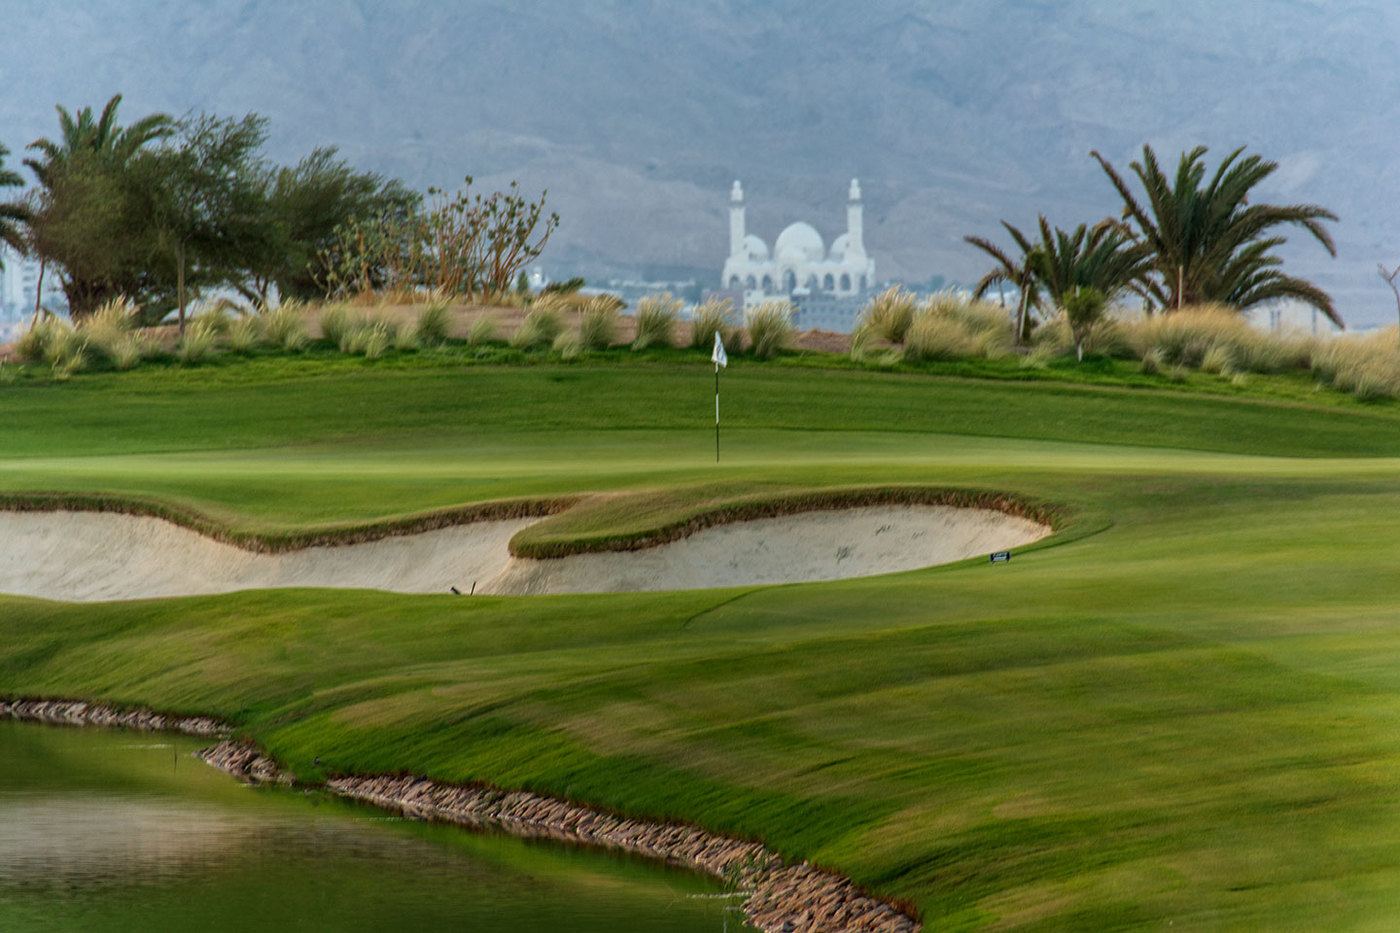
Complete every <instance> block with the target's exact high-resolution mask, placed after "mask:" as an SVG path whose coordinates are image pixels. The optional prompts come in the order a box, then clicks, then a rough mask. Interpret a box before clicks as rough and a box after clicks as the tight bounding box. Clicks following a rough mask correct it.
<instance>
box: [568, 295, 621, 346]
mask: <svg viewBox="0 0 1400 933" xmlns="http://www.w3.org/2000/svg"><path fill="white" fill-rule="evenodd" d="M611 298H612V296H611V295H595V296H594V297H593V299H592V300H590V301H589V302H588V304H586V305H584V308H583V313H582V314H581V315H580V316H579V322H578V345H579V348H580V349H582V350H606V349H607V348H608V347H610V346H612V345H613V344H614V343H616V342H617V326H618V314H617V305H616V303H615V302H614V301H612V300H610V299H611Z"/></svg>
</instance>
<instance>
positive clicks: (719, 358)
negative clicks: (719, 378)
mask: <svg viewBox="0 0 1400 933" xmlns="http://www.w3.org/2000/svg"><path fill="white" fill-rule="evenodd" d="M710 362H712V363H714V364H715V365H716V366H723V367H725V368H728V367H729V356H728V355H727V354H726V353H725V352H724V341H723V340H721V339H720V337H719V331H715V349H714V352H713V353H711V354H710Z"/></svg>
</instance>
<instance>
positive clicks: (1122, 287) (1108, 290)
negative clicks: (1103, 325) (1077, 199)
mask: <svg viewBox="0 0 1400 933" xmlns="http://www.w3.org/2000/svg"><path fill="white" fill-rule="evenodd" d="M1039 227H1040V243H1039V244H1037V246H1036V249H1035V273H1036V277H1037V278H1038V279H1039V281H1040V284H1041V287H1042V288H1043V289H1044V290H1045V293H1046V294H1047V295H1048V296H1049V297H1050V298H1051V299H1053V301H1054V302H1055V304H1056V305H1057V306H1058V307H1061V308H1063V307H1065V301H1066V300H1067V299H1068V298H1069V296H1070V295H1072V294H1075V293H1076V292H1078V291H1079V290H1080V289H1085V288H1089V289H1093V290H1094V291H1095V292H1097V293H1098V294H1099V295H1100V296H1102V298H1103V300H1104V302H1105V303H1106V302H1109V301H1112V300H1113V299H1114V298H1117V297H1118V296H1120V295H1122V294H1123V293H1124V292H1128V291H1132V292H1137V293H1139V294H1140V293H1141V291H1142V290H1143V288H1144V283H1143V277H1144V276H1145V275H1146V274H1147V272H1148V266H1149V263H1150V260H1151V257H1150V255H1149V253H1148V251H1147V250H1146V249H1145V248H1144V247H1143V246H1142V244H1140V243H1138V242H1136V241H1135V240H1134V239H1133V237H1132V235H1131V233H1129V232H1128V231H1127V230H1125V229H1124V228H1123V226H1122V225H1121V224H1118V223H1116V222H1115V221H1112V220H1103V221H1100V222H1098V223H1096V224H1094V225H1093V226H1092V227H1091V226H1089V225H1088V224H1080V225H1079V226H1077V227H1075V228H1074V229H1073V230H1072V231H1068V232H1067V231H1065V230H1062V229H1061V228H1059V227H1054V228H1052V227H1051V226H1050V222H1049V221H1047V220H1046V219H1045V217H1044V215H1042V216H1041V217H1040V222H1039Z"/></svg>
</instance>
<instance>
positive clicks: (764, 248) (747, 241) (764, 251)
mask: <svg viewBox="0 0 1400 933" xmlns="http://www.w3.org/2000/svg"><path fill="white" fill-rule="evenodd" d="M744 254H745V255H746V256H748V258H749V259H750V260H752V261H753V262H766V261H767V260H768V244H767V243H764V242H763V241H762V240H760V239H759V238H758V237H756V236H754V235H753V234H752V233H750V234H749V235H748V236H746V237H744Z"/></svg>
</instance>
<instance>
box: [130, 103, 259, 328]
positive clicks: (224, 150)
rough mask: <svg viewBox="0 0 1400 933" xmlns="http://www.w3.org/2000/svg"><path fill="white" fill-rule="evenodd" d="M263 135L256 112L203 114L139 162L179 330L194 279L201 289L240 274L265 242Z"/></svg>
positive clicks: (183, 123)
mask: <svg viewBox="0 0 1400 933" xmlns="http://www.w3.org/2000/svg"><path fill="white" fill-rule="evenodd" d="M266 137H267V120H266V119H265V118H263V117H260V116H258V115H257V114H248V115H247V116H244V117H242V118H230V117H216V116H210V115H208V114H203V115H200V116H198V117H192V118H189V119H186V120H183V121H181V122H180V124H179V126H178V132H177V134H176V136H175V137H174V138H173V139H171V140H170V141H169V143H168V144H167V145H165V146H162V147H160V148H159V149H155V150H152V151H150V152H148V153H146V154H145V155H143V157H142V158H141V159H139V160H138V161H137V164H136V173H137V175H138V177H139V179H140V182H139V187H140V189H141V191H142V192H143V194H144V195H145V197H147V198H148V199H149V202H148V203H149V217H150V223H151V225H152V233H153V237H152V240H151V245H152V252H153V254H154V256H156V257H161V258H165V259H167V260H169V262H170V263H171V264H172V267H173V271H174V275H175V283H176V285H175V289H176V307H177V309H178V312H179V321H180V331H181V333H183V332H184V328H185V312H186V308H187V307H188V298H189V294H190V291H191V289H190V287H189V286H190V285H191V284H192V280H193V284H195V286H196V287H199V286H202V285H212V284H218V283H223V282H229V281H233V280H235V279H238V278H241V272H242V270H241V268H240V267H241V266H242V265H243V261H244V260H245V259H246V258H247V257H248V256H249V255H250V254H253V253H255V252H257V251H258V249H257V247H258V246H259V245H261V244H263V243H264V242H265V240H264V237H265V236H266V232H265V224H266V220H267V218H266V214H265V212H264V210H263V209H262V200H261V189H260V187H259V184H258V183H259V172H260V170H261V165H260V163H259V161H258V150H259V149H260V148H261V147H262V144H263V141H264V140H265V139H266Z"/></svg>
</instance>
